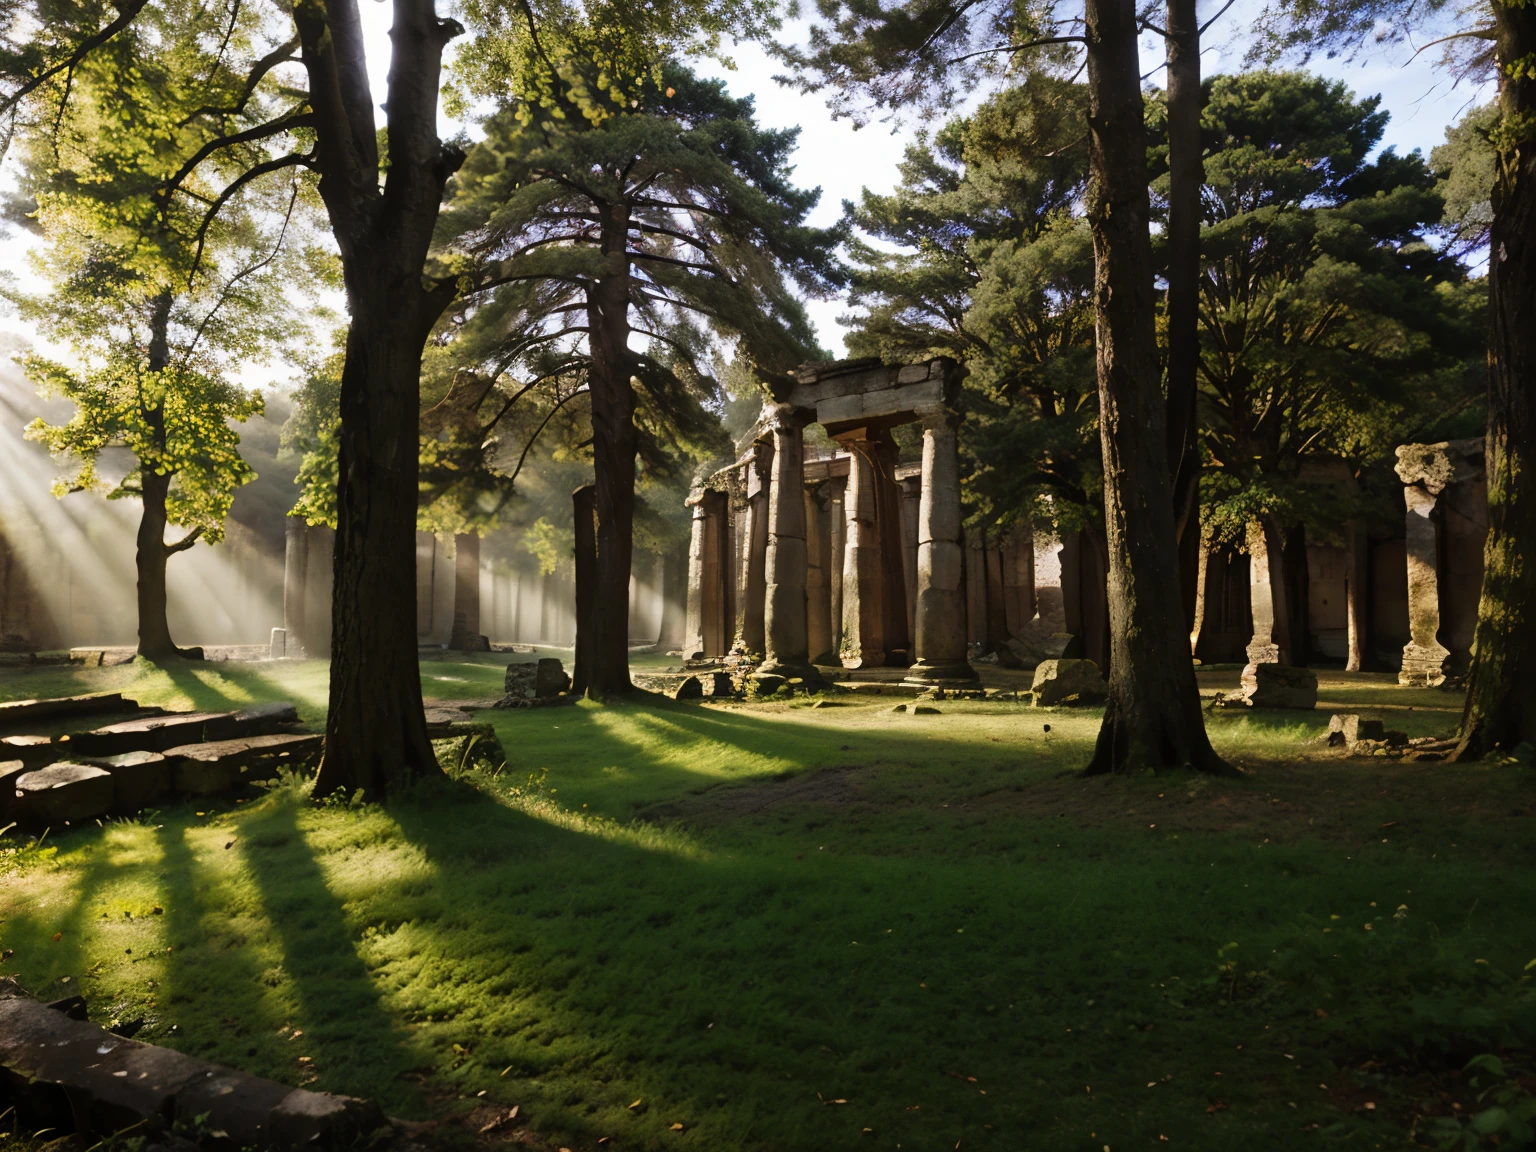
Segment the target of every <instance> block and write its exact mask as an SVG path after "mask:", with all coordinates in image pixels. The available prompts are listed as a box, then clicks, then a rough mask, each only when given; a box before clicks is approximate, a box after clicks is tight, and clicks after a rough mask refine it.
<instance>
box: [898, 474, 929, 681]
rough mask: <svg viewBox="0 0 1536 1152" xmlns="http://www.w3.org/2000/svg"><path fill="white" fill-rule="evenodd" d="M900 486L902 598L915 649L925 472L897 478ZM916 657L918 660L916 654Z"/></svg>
mask: <svg viewBox="0 0 1536 1152" xmlns="http://www.w3.org/2000/svg"><path fill="white" fill-rule="evenodd" d="M896 488H897V491H898V492H900V494H901V505H900V506H901V559H902V575H903V576H904V577H905V584H904V586H903V587H904V591H905V595H904V596H903V597H902V599H903V600H904V601H905V602H906V606H907V635H908V636H910V637H911V638H912V642H913V647H914V649H915V648H916V644H917V540H918V535H919V532H918V523H919V519H920V516H921V512H920V508H921V505H922V499H923V477H922V473H921V472H919V473H918V474H917V475H915V476H904V477H902V478H901V479H899V480H897V481H896ZM913 659H914V660H915V659H916V656H915V655H914V656H913Z"/></svg>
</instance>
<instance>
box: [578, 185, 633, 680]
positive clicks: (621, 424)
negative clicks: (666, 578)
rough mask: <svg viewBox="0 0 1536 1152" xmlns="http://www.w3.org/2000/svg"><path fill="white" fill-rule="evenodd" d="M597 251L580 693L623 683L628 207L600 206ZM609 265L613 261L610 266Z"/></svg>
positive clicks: (590, 294) (628, 495) (628, 537)
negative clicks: (592, 506) (589, 570)
mask: <svg viewBox="0 0 1536 1152" xmlns="http://www.w3.org/2000/svg"><path fill="white" fill-rule="evenodd" d="M602 213H603V219H602V224H601V228H602V251H603V254H604V255H605V256H607V257H608V258H609V259H610V260H611V261H614V263H615V264H616V265H617V267H616V268H615V269H614V270H613V271H611V272H609V274H607V275H605V276H603V277H602V278H601V279H600V280H599V281H598V282H597V283H596V284H595V285H593V286H592V287H591V288H589V289H588V290H587V324H588V327H589V328H590V329H591V332H590V333H589V335H588V340H589V342H590V347H591V352H592V361H591V368H590V371H589V373H588V382H589V387H590V388H591V390H592V464H593V475H594V479H595V481H596V488H597V491H596V506H597V579H596V582H595V583H596V587H597V594H596V596H595V597H594V601H593V605H592V646H591V648H590V649H589V654H590V656H591V664H590V668H589V673H588V680H587V695H588V696H590V697H591V698H592V699H594V700H603V699H606V698H607V697H609V696H614V695H620V694H623V693H626V692H628V691H629V690H630V688H631V687H632V685H631V684H630V680H629V569H630V560H631V551H632V549H633V544H634V541H633V539H632V532H633V528H634V520H635V454H636V450H637V447H638V436H637V434H636V431H635V420H634V416H635V391H634V388H633V387H632V386H631V384H630V377H631V375H632V372H633V369H634V363H633V356H632V355H631V353H630V351H629V263H628V258H627V256H626V252H627V250H628V238H629V209H628V206H627V205H625V204H624V203H622V202H620V203H616V204H608V205H604V206H603V208H602ZM610 267H613V266H612V265H611V266H610Z"/></svg>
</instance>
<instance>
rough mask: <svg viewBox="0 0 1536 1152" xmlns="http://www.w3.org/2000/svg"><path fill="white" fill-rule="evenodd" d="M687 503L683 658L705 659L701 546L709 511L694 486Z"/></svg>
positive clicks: (702, 555)
mask: <svg viewBox="0 0 1536 1152" xmlns="http://www.w3.org/2000/svg"><path fill="white" fill-rule="evenodd" d="M687 506H688V507H689V508H691V509H693V522H692V524H690V525H689V532H688V616H687V621H686V623H685V624H684V625H683V659H684V660H702V659H703V658H704V547H705V539H706V536H707V534H708V531H709V513H707V512H706V511H705V510H704V492H703V490H702V489H700V488H695V489H694V490H693V491H691V492H689V493H688V500H687Z"/></svg>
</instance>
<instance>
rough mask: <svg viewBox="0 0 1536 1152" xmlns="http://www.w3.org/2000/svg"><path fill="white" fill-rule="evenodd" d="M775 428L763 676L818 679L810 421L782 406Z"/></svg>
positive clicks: (778, 408)
mask: <svg viewBox="0 0 1536 1152" xmlns="http://www.w3.org/2000/svg"><path fill="white" fill-rule="evenodd" d="M769 427H770V428H771V429H772V432H773V458H772V462H771V465H770V468H771V470H770V473H769V485H768V542H767V546H766V548H765V550H764V552H765V559H764V570H765V580H764V597H763V636H764V644H763V663H762V665H761V667H759V668H758V670H757V671H758V675H778V676H801V677H807V678H811V677H815V676H816V675H817V673H816V670H815V669H814V668H812V667H811V661H810V650H809V647H808V644H807V640H808V633H807V627H806V604H805V589H806V576H807V571H806V569H807V556H806V551H807V549H806V515H805V444H804V436H803V432H804V428H805V418H804V417H803V416H802V415H801V414H800V413H799V412H797V411H795V409H793V408H791V407H790V406H789V405H788V404H777V405H775V406H774V408H773V411H772V416H771V420H770V423H769Z"/></svg>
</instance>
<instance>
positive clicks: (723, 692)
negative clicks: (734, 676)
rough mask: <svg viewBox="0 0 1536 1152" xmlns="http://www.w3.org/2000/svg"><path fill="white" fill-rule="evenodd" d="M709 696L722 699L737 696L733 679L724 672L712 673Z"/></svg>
mask: <svg viewBox="0 0 1536 1152" xmlns="http://www.w3.org/2000/svg"><path fill="white" fill-rule="evenodd" d="M709 694H710V695H711V696H718V697H721V698H722V699H723V698H724V697H726V696H734V695H736V685H735V684H733V683H731V678H730V677H729V676H727V675H726V674H725V673H724V672H711V673H710V685H709Z"/></svg>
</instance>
